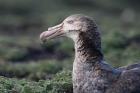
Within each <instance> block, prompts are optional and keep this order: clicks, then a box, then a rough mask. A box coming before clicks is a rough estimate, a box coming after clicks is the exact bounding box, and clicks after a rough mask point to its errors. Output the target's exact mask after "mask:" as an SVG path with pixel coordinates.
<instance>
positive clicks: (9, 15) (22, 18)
mask: <svg viewBox="0 0 140 93" xmlns="http://www.w3.org/2000/svg"><path fill="white" fill-rule="evenodd" d="M139 3H140V1H139V0H0V76H5V77H16V78H18V79H23V78H24V79H29V80H33V81H38V80H43V79H51V78H52V77H53V76H54V75H55V74H56V73H58V72H60V71H62V70H72V63H73V58H74V47H73V42H72V41H71V40H69V39H67V38H65V39H64V38H60V39H57V40H51V41H49V42H47V43H46V44H44V45H42V44H41V42H40V40H39V35H40V33H41V32H43V31H44V30H47V28H48V27H51V26H54V25H56V24H58V23H60V22H62V21H63V19H65V18H66V17H67V16H69V15H72V14H79V13H80V14H85V15H88V16H91V17H93V18H94V19H95V20H96V22H97V24H98V25H99V29H100V30H101V33H102V48H103V52H104V54H105V58H106V61H107V62H108V63H110V64H112V65H113V66H114V67H119V66H124V65H128V64H132V63H136V62H140V31H139V30H140V11H139V10H140V6H139ZM14 93H15V92H14ZM39 93H40V92H39Z"/></svg>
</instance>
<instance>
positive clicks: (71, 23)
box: [40, 14, 140, 93]
mask: <svg viewBox="0 0 140 93" xmlns="http://www.w3.org/2000/svg"><path fill="white" fill-rule="evenodd" d="M58 36H66V37H69V38H71V39H72V40H73V41H74V43H75V60H74V63H73V90H74V91H73V92H74V93H140V64H134V65H131V66H128V67H122V68H117V69H115V68H113V67H112V66H110V65H109V64H107V63H106V62H105V61H104V57H103V54H102V50H101V38H100V32H99V31H98V27H97V25H96V23H95V22H94V20H92V18H90V17H87V16H85V15H79V14H76V15H72V16H70V17H68V18H66V19H65V20H64V21H63V22H62V23H61V24H60V25H57V26H55V27H51V28H49V29H48V31H45V32H43V33H42V34H41V35H40V38H41V40H42V41H46V40H48V39H51V38H54V37H58Z"/></svg>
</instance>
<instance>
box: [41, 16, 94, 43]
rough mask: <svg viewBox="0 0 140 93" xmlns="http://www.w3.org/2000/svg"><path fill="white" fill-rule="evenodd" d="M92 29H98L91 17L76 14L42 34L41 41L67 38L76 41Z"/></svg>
mask: <svg viewBox="0 0 140 93" xmlns="http://www.w3.org/2000/svg"><path fill="white" fill-rule="evenodd" d="M91 26H92V27H94V28H96V25H95V23H94V22H93V20H92V19H91V18H90V17H87V16H85V15H81V14H75V15H71V16H69V17H67V18H66V19H65V20H64V21H63V22H62V23H61V24H59V25H57V26H54V27H50V28H48V31H44V32H42V33H41V34H40V39H41V40H42V41H43V42H44V41H46V40H49V39H52V38H56V37H60V36H66V37H70V38H72V39H76V38H77V37H78V36H79V34H80V33H85V32H86V33H87V31H89V30H88V29H90V28H91Z"/></svg>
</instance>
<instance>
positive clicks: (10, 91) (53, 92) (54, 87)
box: [0, 71, 72, 93]
mask: <svg viewBox="0 0 140 93" xmlns="http://www.w3.org/2000/svg"><path fill="white" fill-rule="evenodd" d="M0 93H72V81H71V72H70V71H63V72H60V73H58V74H56V76H55V77H54V78H53V79H52V80H47V81H46V80H40V81H38V82H35V81H27V80H18V79H15V78H11V79H9V78H4V77H0Z"/></svg>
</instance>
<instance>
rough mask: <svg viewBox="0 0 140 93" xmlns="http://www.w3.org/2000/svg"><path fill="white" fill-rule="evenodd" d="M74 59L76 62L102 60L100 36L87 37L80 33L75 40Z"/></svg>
mask: <svg viewBox="0 0 140 93" xmlns="http://www.w3.org/2000/svg"><path fill="white" fill-rule="evenodd" d="M95 40H96V41H95ZM97 40H98V41H97ZM75 60H76V62H100V61H101V60H103V54H102V52H101V43H100V37H99V38H97V37H96V38H92V37H87V36H86V35H85V34H84V33H81V34H80V35H79V36H78V37H77V39H76V40H75Z"/></svg>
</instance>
